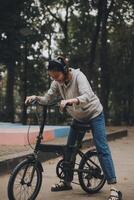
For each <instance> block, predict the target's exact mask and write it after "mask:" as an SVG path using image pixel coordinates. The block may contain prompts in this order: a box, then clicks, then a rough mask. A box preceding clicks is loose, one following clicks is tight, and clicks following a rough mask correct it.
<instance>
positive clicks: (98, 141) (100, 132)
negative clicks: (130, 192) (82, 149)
mask: <svg viewBox="0 0 134 200" xmlns="http://www.w3.org/2000/svg"><path fill="white" fill-rule="evenodd" d="M48 74H49V76H50V77H51V78H52V79H53V81H52V83H51V86H50V89H49V90H48V91H47V93H46V94H45V96H35V95H33V96H29V97H27V98H26V102H25V103H30V102H32V101H33V100H37V101H38V102H39V103H41V104H47V103H48V102H49V101H51V100H52V99H53V97H55V96H56V95H57V96H59V95H60V96H61V97H62V99H63V100H61V102H60V108H61V110H62V109H64V107H65V106H66V104H68V103H69V104H71V105H72V106H70V107H67V111H68V113H69V114H70V115H71V116H72V118H73V123H75V124H77V123H87V124H90V126H91V130H92V135H93V140H94V144H95V146H96V149H97V152H98V155H99V161H100V164H101V167H102V169H103V172H104V174H105V177H106V179H107V183H108V184H109V186H110V196H109V197H108V200H121V199H122V194H121V192H120V191H118V190H117V186H116V185H117V184H116V176H115V169H114V164H113V160H112V157H111V152H110V149H109V146H108V143H107V139H106V129H105V119H104V114H103V107H102V105H101V103H100V101H99V99H98V97H97V96H96V95H95V94H94V92H93V90H92V88H91V86H90V84H89V82H88V80H87V78H86V76H85V75H84V74H83V73H82V72H81V71H80V70H79V69H72V68H69V66H68V63H67V61H66V60H65V59H64V58H63V57H61V56H59V57H57V58H56V59H53V60H50V61H49V65H48ZM77 134H78V131H77V132H76V130H75V129H74V128H73V126H71V127H70V133H69V137H68V141H67V144H68V145H73V144H75V141H76V138H77ZM70 156H71V155H70V152H68V158H67V159H68V160H69V159H70ZM70 189H72V186H71V180H67V179H66V180H64V181H63V182H60V183H59V184H55V185H53V186H52V188H51V191H62V190H70Z"/></svg>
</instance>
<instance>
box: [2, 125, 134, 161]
mask: <svg viewBox="0 0 134 200" xmlns="http://www.w3.org/2000/svg"><path fill="white" fill-rule="evenodd" d="M120 129H127V130H128V132H129V131H131V132H132V131H133V132H134V126H130V127H127V126H109V127H107V131H108V132H112V131H116V130H120ZM29 150H31V148H30V146H29V145H0V157H2V156H5V155H9V154H14V153H19V152H23V151H29Z"/></svg>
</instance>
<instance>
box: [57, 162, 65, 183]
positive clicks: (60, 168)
mask: <svg viewBox="0 0 134 200" xmlns="http://www.w3.org/2000/svg"><path fill="white" fill-rule="evenodd" d="M63 162H64V159H61V160H60V161H59V162H58V163H57V166H56V174H57V176H58V178H60V179H63V180H64V178H65V173H64V167H63Z"/></svg>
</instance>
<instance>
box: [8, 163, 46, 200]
mask: <svg viewBox="0 0 134 200" xmlns="http://www.w3.org/2000/svg"><path fill="white" fill-rule="evenodd" d="M41 184H42V171H41V170H40V168H39V166H38V165H36V162H34V161H29V160H24V161H22V162H21V163H20V164H18V165H17V166H16V167H15V169H14V170H13V172H12V174H11V176H10V178H9V182H8V198H9V200H34V199H35V198H36V197H37V195H38V193H39V191H40V187H41Z"/></svg>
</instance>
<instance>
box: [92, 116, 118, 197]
mask: <svg viewBox="0 0 134 200" xmlns="http://www.w3.org/2000/svg"><path fill="white" fill-rule="evenodd" d="M90 125H91V129H92V134H93V140H94V143H95V146H96V149H97V152H98V157H99V160H100V164H101V167H102V170H103V172H104V174H105V176H106V180H107V183H108V184H109V186H110V196H109V198H108V200H121V199H122V193H121V192H120V191H118V190H117V189H116V188H117V186H116V175H115V169H114V164H113V160H112V156H111V152H110V149H109V146H108V142H107V137H106V128H105V119H104V114H103V113H101V114H100V115H99V116H97V117H95V118H94V119H91V121H90Z"/></svg>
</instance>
